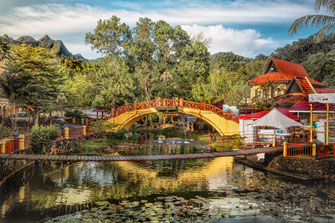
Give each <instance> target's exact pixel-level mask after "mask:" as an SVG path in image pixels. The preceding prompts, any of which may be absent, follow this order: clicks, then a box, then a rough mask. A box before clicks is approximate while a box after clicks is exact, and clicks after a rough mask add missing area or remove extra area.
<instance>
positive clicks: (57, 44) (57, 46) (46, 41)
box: [0, 34, 85, 60]
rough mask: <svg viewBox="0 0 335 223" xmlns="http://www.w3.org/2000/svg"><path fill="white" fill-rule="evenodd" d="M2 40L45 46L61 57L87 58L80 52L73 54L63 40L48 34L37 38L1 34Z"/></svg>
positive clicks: (0, 38)
mask: <svg viewBox="0 0 335 223" xmlns="http://www.w3.org/2000/svg"><path fill="white" fill-rule="evenodd" d="M0 40H1V41H3V42H7V43H11V44H27V45H30V46H33V47H43V48H46V49H49V50H50V51H52V52H54V53H55V54H56V55H57V56H60V57H72V58H74V59H79V60H85V58H84V57H83V56H81V55H80V54H75V55H73V54H72V53H71V52H70V51H69V50H68V49H67V48H66V47H65V45H64V43H63V42H62V41H61V40H53V39H51V38H50V37H49V36H48V35H44V36H43V37H42V38H41V39H39V40H35V39H34V38H33V37H31V36H21V37H20V38H18V39H16V40H15V39H13V38H11V37H9V36H8V35H7V34H4V35H3V36H2V37H1V36H0Z"/></svg>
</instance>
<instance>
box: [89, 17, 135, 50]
mask: <svg viewBox="0 0 335 223" xmlns="http://www.w3.org/2000/svg"><path fill="white" fill-rule="evenodd" d="M130 38H131V33H130V30H129V27H128V26H127V25H126V24H125V23H120V19H119V18H118V17H116V16H112V18H110V19H109V20H101V19H100V20H99V22H98V25H97V27H96V28H95V29H94V33H86V36H85V41H86V43H90V44H92V49H97V50H98V52H100V53H103V54H105V55H108V54H111V55H113V56H120V55H124V54H126V53H127V52H126V49H128V46H127V43H129V41H130Z"/></svg>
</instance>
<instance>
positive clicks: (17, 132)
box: [12, 129, 21, 139]
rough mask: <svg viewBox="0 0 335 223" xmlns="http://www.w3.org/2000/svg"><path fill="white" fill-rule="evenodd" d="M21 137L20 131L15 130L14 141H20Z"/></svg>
mask: <svg viewBox="0 0 335 223" xmlns="http://www.w3.org/2000/svg"><path fill="white" fill-rule="evenodd" d="M19 135H21V133H19V131H18V130H17V129H15V131H14V133H13V134H12V136H13V137H14V139H18V138H19Z"/></svg>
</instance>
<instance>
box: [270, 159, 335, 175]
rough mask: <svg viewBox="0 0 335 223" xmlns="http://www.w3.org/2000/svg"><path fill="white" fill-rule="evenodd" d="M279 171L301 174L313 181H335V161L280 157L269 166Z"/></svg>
mask: <svg viewBox="0 0 335 223" xmlns="http://www.w3.org/2000/svg"><path fill="white" fill-rule="evenodd" d="M268 167H269V168H273V169H276V170H279V171H283V172H288V173H293V174H301V175H305V176H308V177H311V178H312V179H329V180H335V159H320V160H311V159H297V158H290V157H285V158H284V157H282V156H278V157H276V158H274V159H273V161H271V163H270V164H269V165H268Z"/></svg>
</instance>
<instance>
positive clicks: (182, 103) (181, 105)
mask: <svg viewBox="0 0 335 223" xmlns="http://www.w3.org/2000/svg"><path fill="white" fill-rule="evenodd" d="M179 106H180V107H183V106H184V101H183V99H182V98H181V99H179Z"/></svg>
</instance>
